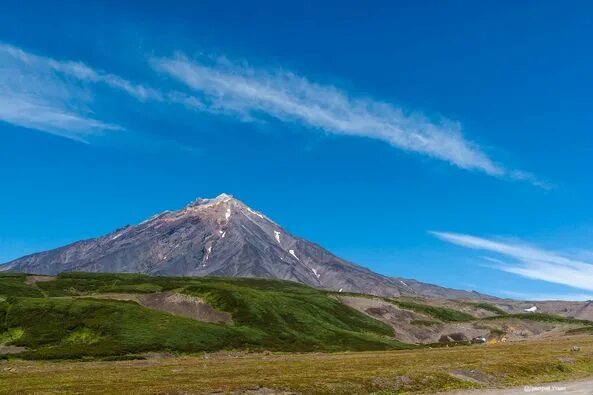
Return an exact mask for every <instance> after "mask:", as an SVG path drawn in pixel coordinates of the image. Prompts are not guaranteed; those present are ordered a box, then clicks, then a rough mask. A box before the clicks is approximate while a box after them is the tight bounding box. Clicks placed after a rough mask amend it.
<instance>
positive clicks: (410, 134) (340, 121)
mask: <svg viewBox="0 0 593 395" xmlns="http://www.w3.org/2000/svg"><path fill="white" fill-rule="evenodd" d="M151 63H152V65H153V67H154V68H155V69H156V70H157V71H160V72H163V73H165V74H166V75H169V76H171V77H173V78H175V79H177V80H178V81H180V82H182V83H183V84H185V85H186V86H187V87H189V88H190V89H192V90H193V91H194V93H195V94H196V95H197V96H198V103H199V106H200V107H202V108H203V109H207V110H209V111H218V112H223V113H230V114H234V115H237V116H239V117H241V118H242V119H247V120H252V119H258V117H261V116H268V117H273V118H276V119H279V120H282V121H290V122H298V123H301V124H303V125H306V126H308V127H311V128H317V129H321V130H323V131H325V132H327V133H333V134H343V135H352V136H361V137H369V138H374V139H379V140H383V141H385V142H387V143H389V144H391V145H392V146H394V147H397V148H400V149H403V150H406V151H412V152H417V153H420V154H424V155H428V156H431V157H434V158H437V159H441V160H444V161H447V162H449V163H451V164H453V165H455V166H458V167H460V168H463V169H468V170H477V171H481V172H484V173H486V174H489V175H492V176H497V177H505V178H509V179H517V180H522V181H528V182H530V183H532V184H535V185H538V186H544V184H543V183H540V181H538V180H537V179H536V177H535V176H533V175H531V174H529V173H526V172H522V171H515V170H509V169H506V168H505V167H504V166H502V165H500V164H498V163H496V162H494V161H493V160H492V159H491V158H490V157H489V156H488V155H487V154H486V153H484V152H483V151H482V150H481V149H480V147H479V146H478V145H477V144H475V143H473V142H471V141H469V140H466V139H465V138H464V137H463V135H462V133H461V125H460V124H459V123H458V122H454V121H450V120H447V119H440V120H439V121H433V120H430V119H428V118H427V117H425V116H423V115H422V114H409V113H405V112H404V111H403V110H402V109H400V108H398V107H396V106H394V105H391V104H389V103H384V102H380V101H376V100H373V99H368V98H359V97H352V96H350V95H348V94H347V93H346V92H344V91H342V90H340V89H338V88H336V87H334V86H330V85H321V84H317V83H314V82H311V81H309V80H307V79H306V78H304V77H301V76H299V75H296V74H294V73H291V72H286V71H281V70H272V71H268V70H262V69H256V68H253V67H250V66H248V65H245V64H233V63H232V62H230V61H228V60H227V59H212V58H210V57H201V58H197V59H193V60H190V59H188V58H187V57H185V56H184V55H177V56H175V57H168V58H167V57H165V58H163V57H161V58H153V59H151Z"/></svg>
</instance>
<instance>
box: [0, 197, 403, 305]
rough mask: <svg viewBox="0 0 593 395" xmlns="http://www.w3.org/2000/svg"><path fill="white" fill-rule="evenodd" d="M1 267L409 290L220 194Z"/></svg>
mask: <svg viewBox="0 0 593 395" xmlns="http://www.w3.org/2000/svg"><path fill="white" fill-rule="evenodd" d="M0 271H16V272H25V273H31V274H57V273H60V272H70V271H80V272H131V273H145V274H151V275H167V276H226V277H262V278H275V279H284V280H292V281H297V282H300V283H304V284H307V285H310V286H313V287H317V288H323V289H328V290H334V291H340V292H341V291H343V292H363V293H368V294H375V295H383V296H400V295H414V294H415V292H414V291H413V289H412V288H410V287H409V286H407V285H406V284H405V283H404V281H402V280H399V279H392V278H388V277H385V276H382V275H380V274H377V273H374V272H372V271H370V270H368V269H365V268H363V267H361V266H358V265H355V264H353V263H350V262H347V261H345V260H343V259H341V258H338V257H336V256H335V255H333V254H332V253H330V252H329V251H327V250H325V249H323V248H322V247H320V246H318V245H317V244H314V243H311V242H309V241H307V240H303V239H301V238H299V237H296V236H293V235H291V234H290V233H288V232H287V231H286V230H284V229H283V228H282V227H280V226H279V225H278V224H276V223H275V222H274V221H272V220H271V219H269V218H267V217H266V216H265V215H263V214H261V213H259V212H257V211H255V210H253V209H251V208H250V207H248V206H247V205H245V204H244V203H242V202H241V201H239V200H237V199H235V198H233V197H232V196H230V195H227V194H222V195H220V196H218V197H216V198H214V199H198V200H196V201H195V202H192V203H190V204H189V205H188V206H186V207H184V208H183V209H181V210H178V211H165V212H162V213H160V214H157V215H155V216H153V217H151V218H149V219H147V220H146V221H144V222H142V223H140V224H138V225H134V226H127V227H124V228H122V229H118V230H116V231H114V232H112V233H110V234H107V235H105V236H102V237H98V238H95V239H89V240H83V241H78V242H75V243H73V244H70V245H67V246H64V247H61V248H57V249H54V250H50V251H46V252H41V253H37V254H32V255H29V256H25V257H23V258H20V259H16V260H14V261H12V262H8V263H7V264H6V265H2V266H0Z"/></svg>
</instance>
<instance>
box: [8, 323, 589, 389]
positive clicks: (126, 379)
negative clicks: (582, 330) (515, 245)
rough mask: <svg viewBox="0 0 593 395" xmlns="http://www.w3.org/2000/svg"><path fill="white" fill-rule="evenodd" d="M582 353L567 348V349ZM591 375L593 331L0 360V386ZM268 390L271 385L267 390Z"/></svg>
mask: <svg viewBox="0 0 593 395" xmlns="http://www.w3.org/2000/svg"><path fill="white" fill-rule="evenodd" d="M575 345H576V346H578V347H579V348H580V350H579V351H576V352H575V351H571V349H572V347H573V346H575ZM592 375H593V337H592V336H589V335H580V336H564V337H561V338H557V339H550V340H540V341H525V342H517V343H506V344H495V345H474V346H463V347H461V346H460V347H452V348H433V349H415V350H398V351H372V352H347V353H343V352H342V353H309V354H287V353H253V354H250V353H211V354H199V355H194V356H182V357H166V356H162V355H161V356H159V355H156V356H153V357H152V358H149V359H146V360H133V361H112V362H108V361H95V362H72V361H66V362H64V361H61V362H57V361H54V362H52V361H25V360H8V361H4V362H0V392H1V393H15V392H17V393H103V394H112V393H153V394H157V393H160V394H162V393H245V392H247V393H249V392H250V391H255V393H262V394H263V393H283V392H290V393H302V394H313V393H315V394H363V393H377V394H390V393H435V392H439V391H450V390H459V389H471V388H501V387H512V386H519V385H525V384H533V385H539V384H543V383H546V382H557V381H565V380H577V379H582V378H586V377H590V376H592ZM268 390H271V391H268Z"/></svg>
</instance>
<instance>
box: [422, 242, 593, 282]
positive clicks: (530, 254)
mask: <svg viewBox="0 0 593 395" xmlns="http://www.w3.org/2000/svg"><path fill="white" fill-rule="evenodd" d="M431 233H432V234H433V235H434V236H436V237H438V238H439V239H441V240H444V241H447V242H449V243H453V244H456V245H460V246H463V247H466V248H471V249H475V250H483V251H489V252H491V253H495V254H496V255H497V257H494V258H492V257H488V258H487V260H488V261H489V262H490V266H491V267H494V268H496V269H498V270H502V271H505V272H508V273H513V274H516V275H519V276H522V277H525V278H529V279H533V280H542V281H547V282H550V283H556V284H562V285H567V286H570V287H573V288H579V289H584V290H587V291H593V262H589V261H584V260H582V259H578V258H575V257H572V256H570V255H569V254H562V253H558V252H554V251H549V250H545V249H542V248H538V247H533V246H530V245H527V244H525V243H520V242H506V241H496V240H491V239H485V238H481V237H476V236H471V235H466V234H459V233H450V232H431ZM498 256H499V257H504V259H500V258H499V257H498Z"/></svg>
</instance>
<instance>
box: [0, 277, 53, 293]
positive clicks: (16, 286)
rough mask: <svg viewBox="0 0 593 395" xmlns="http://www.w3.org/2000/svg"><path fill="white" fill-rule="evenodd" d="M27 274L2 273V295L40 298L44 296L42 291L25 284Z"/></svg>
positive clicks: (0, 289) (0, 282) (0, 280)
mask: <svg viewBox="0 0 593 395" xmlns="http://www.w3.org/2000/svg"><path fill="white" fill-rule="evenodd" d="M26 277H27V276H26V275H25V274H21V273H0V295H4V296H20V297H32V298H38V297H41V296H43V294H42V293H41V291H40V290H39V289H38V288H36V287H34V286H30V285H27V284H25V279H26Z"/></svg>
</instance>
